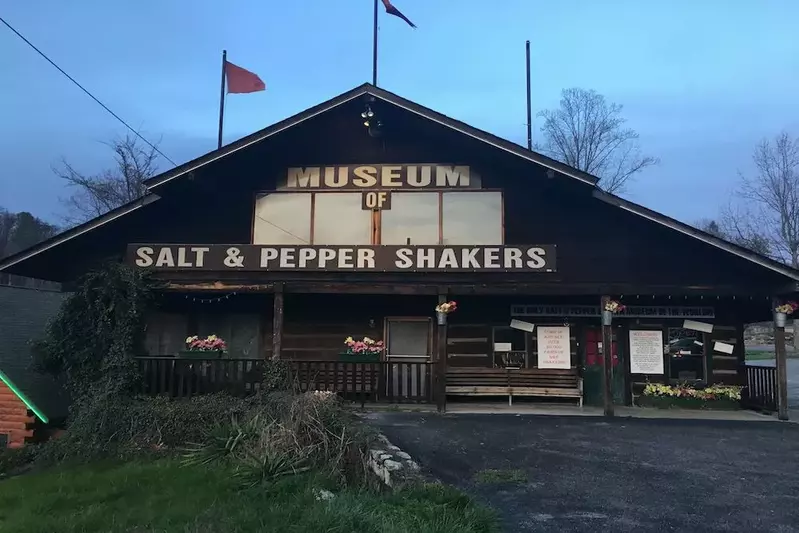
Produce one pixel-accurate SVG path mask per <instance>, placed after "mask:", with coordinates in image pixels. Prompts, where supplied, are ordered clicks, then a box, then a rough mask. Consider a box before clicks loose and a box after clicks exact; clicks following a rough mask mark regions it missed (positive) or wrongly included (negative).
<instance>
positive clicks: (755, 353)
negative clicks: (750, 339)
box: [746, 348, 799, 361]
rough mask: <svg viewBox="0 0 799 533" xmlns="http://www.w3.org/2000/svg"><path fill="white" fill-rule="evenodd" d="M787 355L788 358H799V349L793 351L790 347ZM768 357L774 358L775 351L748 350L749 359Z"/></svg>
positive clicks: (747, 358) (758, 359) (756, 359)
mask: <svg viewBox="0 0 799 533" xmlns="http://www.w3.org/2000/svg"><path fill="white" fill-rule="evenodd" d="M786 356H787V358H788V359H799V351H793V350H791V349H790V348H789V349H788V351H787V353H786ZM766 359H774V352H773V351H761V350H747V351H746V360H747V361H763V360H766Z"/></svg>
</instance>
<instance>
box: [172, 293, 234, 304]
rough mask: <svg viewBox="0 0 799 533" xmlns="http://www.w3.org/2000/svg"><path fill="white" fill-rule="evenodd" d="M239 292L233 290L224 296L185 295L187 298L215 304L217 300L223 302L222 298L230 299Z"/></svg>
mask: <svg viewBox="0 0 799 533" xmlns="http://www.w3.org/2000/svg"><path fill="white" fill-rule="evenodd" d="M236 294H237V293H235V292H232V293H230V294H226V295H224V296H218V297H216V298H196V297H194V296H188V295H186V296H184V298H186V299H187V300H191V301H192V302H198V303H201V304H213V303H217V302H221V301H222V300H228V299H230V297H231V296H236Z"/></svg>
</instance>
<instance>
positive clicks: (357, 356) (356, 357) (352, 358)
mask: <svg viewBox="0 0 799 533" xmlns="http://www.w3.org/2000/svg"><path fill="white" fill-rule="evenodd" d="M339 360H341V361H346V362H349V363H379V362H380V354H379V353H349V352H342V353H340V354H339Z"/></svg>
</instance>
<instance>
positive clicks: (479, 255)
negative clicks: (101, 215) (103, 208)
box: [127, 244, 556, 272]
mask: <svg viewBox="0 0 799 533" xmlns="http://www.w3.org/2000/svg"><path fill="white" fill-rule="evenodd" d="M555 250H556V247H555V246H554V245H551V244H549V245H540V246H539V245H527V244H525V245H519V246H316V245H314V246H311V245H307V246H302V245H296V246H285V245H281V246H262V245H251V244H240V245H229V244H226V245H218V244H208V245H198V244H193V245H192V244H189V245H174V244H131V245H129V246H128V253H127V262H128V263H129V264H131V265H133V266H137V267H139V268H143V269H147V270H156V271H169V270H200V271H214V270H228V271H230V270H233V271H235V270H238V271H242V272H244V271H246V272H257V271H295V272H296V271H301V272H305V271H308V272H319V271H324V272H328V271H330V272H555Z"/></svg>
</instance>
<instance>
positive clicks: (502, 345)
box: [494, 342, 512, 352]
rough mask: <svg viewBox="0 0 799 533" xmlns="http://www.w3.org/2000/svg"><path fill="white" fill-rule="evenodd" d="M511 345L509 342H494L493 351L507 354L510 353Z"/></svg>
mask: <svg viewBox="0 0 799 533" xmlns="http://www.w3.org/2000/svg"><path fill="white" fill-rule="evenodd" d="M511 348H512V345H511V343H509V342H495V343H494V351H495V352H509V351H511Z"/></svg>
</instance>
